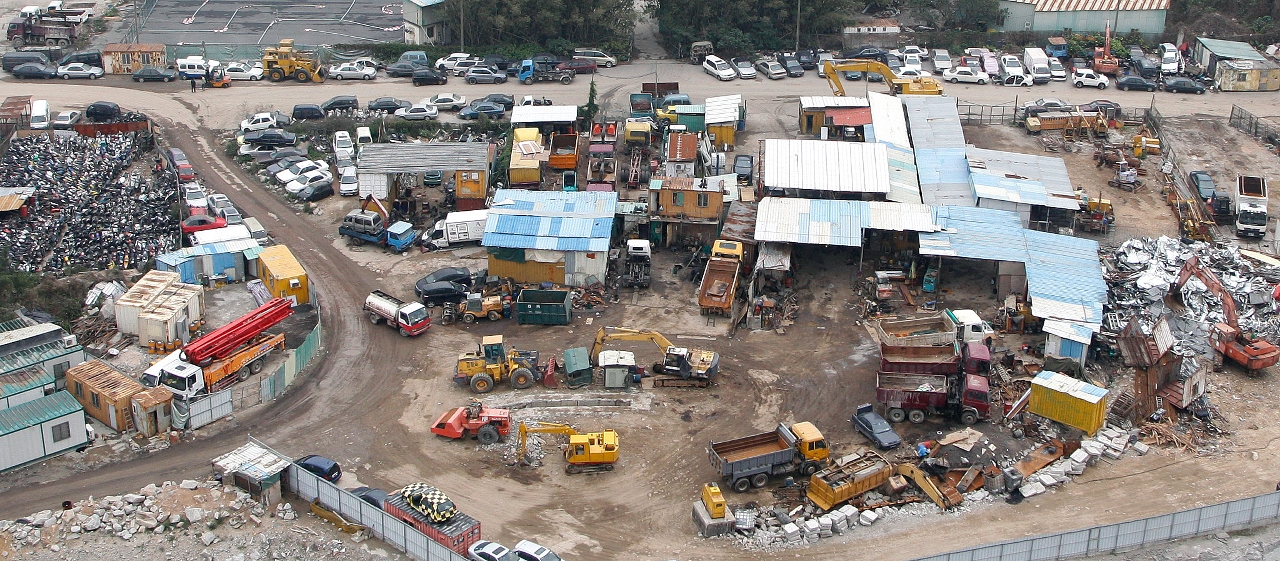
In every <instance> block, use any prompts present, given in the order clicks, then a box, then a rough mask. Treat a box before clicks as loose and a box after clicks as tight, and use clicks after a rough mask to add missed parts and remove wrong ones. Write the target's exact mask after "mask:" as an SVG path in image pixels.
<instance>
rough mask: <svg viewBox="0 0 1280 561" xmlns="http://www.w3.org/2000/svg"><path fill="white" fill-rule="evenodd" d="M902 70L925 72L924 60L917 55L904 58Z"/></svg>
mask: <svg viewBox="0 0 1280 561" xmlns="http://www.w3.org/2000/svg"><path fill="white" fill-rule="evenodd" d="M902 68H903V69H911V70H924V62H923V59H921V58H920V55H917V54H909V55H906V56H903V57H902Z"/></svg>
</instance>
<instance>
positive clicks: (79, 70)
mask: <svg viewBox="0 0 1280 561" xmlns="http://www.w3.org/2000/svg"><path fill="white" fill-rule="evenodd" d="M105 73H106V72H105V71H104V70H102V69H101V68H98V67H97V66H89V65H88V64H85V63H83V62H73V63H71V64H64V65H62V66H59V67H58V75H59V76H61V77H62V79H63V80H69V79H71V78H89V79H90V80H97V79H98V78H101V77H102V75H103V74H105Z"/></svg>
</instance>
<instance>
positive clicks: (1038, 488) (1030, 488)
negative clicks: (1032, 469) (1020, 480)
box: [1018, 481, 1045, 497]
mask: <svg viewBox="0 0 1280 561" xmlns="http://www.w3.org/2000/svg"><path fill="white" fill-rule="evenodd" d="M1044 491H1045V489H1044V485H1041V484H1040V483H1039V482H1037V481H1031V482H1029V483H1025V484H1023V485H1022V486H1021V487H1018V492H1020V493H1022V496H1024V497H1034V496H1036V495H1039V494H1041V493H1043V492H1044Z"/></svg>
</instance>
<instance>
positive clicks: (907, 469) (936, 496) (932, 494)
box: [894, 464, 964, 510]
mask: <svg viewBox="0 0 1280 561" xmlns="http://www.w3.org/2000/svg"><path fill="white" fill-rule="evenodd" d="M894 471H895V472H897V474H898V475H901V476H904V477H906V478H907V479H910V480H911V481H914V482H915V484H916V487H919V488H920V490H921V491H924V494H926V495H929V498H930V499H933V502H934V504H937V505H938V508H941V509H942V510H946V509H948V508H951V507H953V506H956V505H959V504H960V503H961V502H963V501H964V495H961V494H960V492H959V491H957V490H956V488H955V487H951V486H949V485H945V484H944V486H943V487H942V488H939V487H938V485H937V484H936V483H934V479H933V478H932V477H929V474H927V473H925V472H924V471H922V470H921V469H920V468H918V467H916V466H913V465H911V464H898V465H897V466H895V468H894Z"/></svg>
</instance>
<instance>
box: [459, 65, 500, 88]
mask: <svg viewBox="0 0 1280 561" xmlns="http://www.w3.org/2000/svg"><path fill="white" fill-rule="evenodd" d="M466 77H467V83H468V84H502V83H506V81H507V74H506V73H505V72H502V71H500V70H498V69H496V68H490V67H488V66H472V67H471V68H470V69H469V70H467V74H466Z"/></svg>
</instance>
